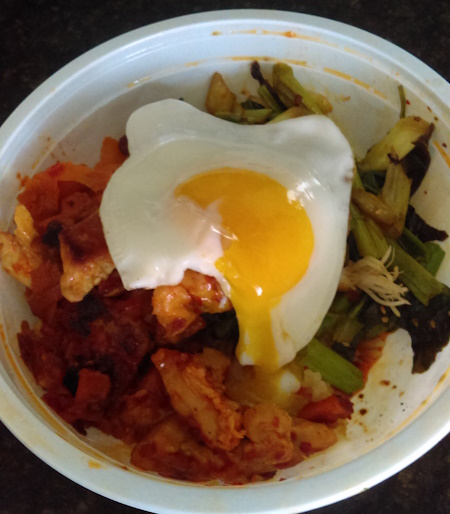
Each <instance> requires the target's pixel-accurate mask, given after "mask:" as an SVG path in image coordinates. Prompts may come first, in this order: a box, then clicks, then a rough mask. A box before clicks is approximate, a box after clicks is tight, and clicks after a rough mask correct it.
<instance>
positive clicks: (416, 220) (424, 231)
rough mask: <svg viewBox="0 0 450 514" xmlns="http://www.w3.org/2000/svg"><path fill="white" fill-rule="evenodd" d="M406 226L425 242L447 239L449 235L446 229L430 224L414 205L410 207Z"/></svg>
mask: <svg viewBox="0 0 450 514" xmlns="http://www.w3.org/2000/svg"><path fill="white" fill-rule="evenodd" d="M405 226H406V227H407V228H408V229H409V230H410V231H411V232H412V233H413V234H414V235H415V236H417V237H418V238H419V239H420V240H421V241H422V242H423V243H426V242H427V241H445V240H446V239H447V237H448V234H447V232H445V230H439V229H437V228H434V227H432V226H431V225H428V223H427V222H426V221H425V220H424V219H423V218H421V217H420V216H419V215H418V214H417V213H416V210H415V209H414V207H413V206H412V205H410V206H409V207H408V212H407V214H406V220H405Z"/></svg>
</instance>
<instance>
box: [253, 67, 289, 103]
mask: <svg viewBox="0 0 450 514" xmlns="http://www.w3.org/2000/svg"><path fill="white" fill-rule="evenodd" d="M250 73H251V75H252V77H253V78H254V79H255V80H257V81H258V82H259V85H260V89H259V90H258V94H259V95H260V96H261V97H262V98H264V99H266V100H268V102H269V105H270V106H271V107H272V109H273V111H274V112H281V111H284V110H286V105H284V103H283V102H282V101H281V100H280V97H279V96H278V94H277V92H276V91H275V89H274V88H273V86H272V84H271V83H270V82H269V81H268V80H267V79H266V78H264V76H263V74H262V72H261V67H260V65H259V62H258V61H254V62H253V63H252V65H251V68H250Z"/></svg>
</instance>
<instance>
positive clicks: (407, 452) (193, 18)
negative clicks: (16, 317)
mask: <svg viewBox="0 0 450 514" xmlns="http://www.w3.org/2000/svg"><path fill="white" fill-rule="evenodd" d="M261 20H267V21H275V20H276V21H279V22H280V23H282V24H287V23H289V24H291V25H292V26H293V27H295V26H300V25H304V26H308V27H315V28H316V29H318V30H320V31H324V32H325V33H326V32H333V33H339V34H341V35H342V34H345V36H346V37H347V38H348V39H349V40H352V41H356V42H357V43H358V45H359V46H364V47H367V48H370V52H371V53H372V54H377V55H379V56H380V57H382V59H383V60H384V61H386V60H388V61H392V62H396V64H397V66H398V60H399V59H400V61H401V66H400V67H401V68H402V70H405V71H406V72H407V73H409V74H411V75H413V76H415V77H419V78H418V80H419V81H420V82H421V83H423V84H424V85H425V84H427V87H428V88H430V89H431V90H432V92H433V93H434V94H435V95H437V97H438V98H439V99H440V100H441V101H442V102H444V103H446V104H447V105H448V104H449V103H450V84H449V83H448V82H447V81H446V80H445V79H444V78H443V77H441V76H440V75H438V74H437V72H435V71H434V70H433V69H432V68H430V67H429V66H428V65H426V64H425V63H423V62H421V61H420V60H419V59H417V58H416V57H414V56H413V55H411V54H409V53H408V52H406V51H405V50H403V49H401V48H399V47H397V46H396V45H394V44H392V43H390V42H388V41H386V40H384V39H382V38H380V37H378V36H375V35H373V34H370V33H369V32H366V31H364V30H362V29H359V28H356V27H353V26H350V25H347V24H344V23H341V22H338V21H334V20H329V19H325V18H321V17H318V16H312V15H308V14H301V13H295V12H288V11H280V10H276V9H273V10H268V9H235V10H218V11H208V12H202V13H196V14H189V15H185V16H180V17H177V18H172V19H168V20H164V21H160V22H157V23H153V24H150V25H147V26H143V27H140V28H138V29H135V30H132V31H130V32H127V33H125V34H122V35H120V36H117V37H115V38H113V39H111V40H109V41H106V42H105V43H102V44H101V45H99V46H97V47H95V48H93V49H91V50H89V51H87V52H86V53H84V54H82V55H81V56H79V57H77V58H76V59H74V60H73V61H71V62H70V63H69V64H67V65H65V66H64V67H63V68H61V69H60V70H59V71H57V72H56V73H55V74H53V75H52V76H50V77H49V78H48V79H47V80H46V81H45V82H43V83H42V84H41V85H40V86H39V87H38V88H37V89H36V90H35V91H34V92H32V93H31V94H30V95H29V96H28V97H27V98H26V99H25V100H24V101H23V102H22V103H21V104H20V105H19V106H18V107H17V108H16V110H15V111H14V112H13V113H12V114H11V115H10V116H9V117H8V118H7V120H6V121H5V122H4V123H3V125H2V126H1V127H0V158H1V154H2V153H3V152H6V151H7V150H8V143H9V141H13V140H14V137H15V134H17V131H18V130H20V128H21V126H23V125H24V124H25V123H26V122H27V119H28V118H29V116H30V112H31V111H32V110H33V109H34V108H35V106H36V105H39V104H40V103H42V102H44V101H49V100H48V98H49V95H50V93H51V92H52V91H54V90H55V89H58V88H60V87H63V86H64V84H65V83H67V82H68V81H70V80H73V78H74V77H75V76H76V75H77V74H78V73H79V72H80V71H81V70H83V68H85V67H86V66H87V65H90V66H91V65H92V63H95V62H96V61H99V60H100V59H101V58H102V57H105V56H106V55H109V54H112V53H114V52H116V51H118V50H119V49H123V48H124V47H127V46H129V45H133V44H135V43H137V42H138V41H143V40H150V39H151V38H152V37H155V36H157V35H159V34H161V33H167V32H169V31H172V30H178V29H187V28H189V27H190V26H192V25H198V24H200V25H203V24H211V25H216V24H220V23H226V22H228V21H242V22H258V21H261ZM50 96H51V95H50ZM447 374H448V371H447ZM0 389H1V390H2V391H4V395H3V397H2V398H0V417H1V419H2V421H3V423H4V424H5V425H6V426H7V427H8V428H9V430H10V431H11V432H12V433H13V434H14V435H15V436H16V437H17V438H18V439H19V440H20V441H21V442H22V443H23V444H24V445H25V446H27V447H28V448H29V449H30V450H31V451H32V452H33V453H35V454H36V455H37V456H38V457H39V458H40V459H41V460H43V461H44V462H46V463H47V464H48V465H50V466H51V467H52V468H54V469H56V470H57V471H59V472H60V473H61V474H63V475H64V476H66V477H68V478H69V479H71V480H73V481H74V482H76V483H78V484H80V485H82V486H83V487H86V488H88V489H90V490H92V491H94V492H96V493H98V494H100V495H103V496H105V497H108V498H110V499H113V500H115V501H118V502H121V503H124V504H127V505H130V506H133V507H136V508H140V509H144V510H148V509H152V510H156V511H157V512H170V513H172V512H173V513H175V512H180V511H181V512H186V513H188V512H192V513H194V512H195V513H203V512H204V513H205V514H206V513H214V512H235V513H240V512H242V513H249V512H260V513H269V512H277V513H293V512H300V511H299V509H301V512H307V511H309V510H312V509H316V508H319V507H322V506H325V505H328V504H331V503H335V502H338V501H340V500H343V499H346V498H348V497H350V496H353V495H355V494H357V493H359V492H362V491H363V490H365V489H367V488H370V487H372V486H374V485H376V484H378V483H379V482H381V481H383V480H385V479H387V478H389V477H390V476H392V475H394V474H395V473H397V472H398V471H400V470H401V469H403V468H405V467H406V466H408V465H409V464H411V463H412V462H413V461H415V460H417V459H418V458H419V457H421V456H422V455H423V454H424V453H426V452H427V451H428V450H429V449H431V448H432V447H433V446H434V445H435V444H437V443H438V442H439V441H440V440H441V439H443V438H444V437H445V436H446V435H447V434H448V433H449V432H450V419H449V417H448V414H447V413H448V411H449V409H450V390H449V388H447V390H445V391H443V392H442V394H441V395H440V396H439V397H438V398H436V399H435V400H434V402H432V403H431V404H430V405H428V406H427V407H426V409H425V410H424V411H423V412H422V414H421V415H420V416H419V417H417V418H416V419H415V420H414V421H412V422H411V423H410V424H409V425H408V426H406V427H405V428H403V429H402V430H401V431H400V432H399V433H397V434H396V435H394V436H393V437H391V438H390V439H389V440H388V441H386V442H385V443H383V444H381V445H380V446H378V447H377V448H376V449H374V450H372V451H370V452H368V453H367V454H365V455H363V456H362V457H359V458H358V459H356V460H354V461H350V462H348V463H346V464H344V465H342V466H340V467H338V468H336V469H333V470H331V471H326V472H325V473H323V474H320V475H316V476H313V477H309V478H305V479H292V480H291V479H290V480H286V481H284V482H276V483H271V482H267V483H263V484H254V485H249V486H245V487H241V486H226V487H223V486H207V487H206V486H202V485H197V484H186V483H179V482H175V481H171V480H169V481H166V480H163V479H160V478H159V477H155V478H154V479H151V478H148V476H146V477H144V475H142V477H141V476H139V475H138V474H133V479H131V481H127V472H126V471H125V470H123V469H119V468H118V467H117V468H116V469H112V470H111V469H107V470H105V469H98V468H96V469H89V468H88V469H87V467H86V462H87V461H88V459H90V460H91V461H92V456H90V455H88V454H87V453H85V452H84V451H83V450H81V449H78V448H74V447H73V446H70V445H68V443H67V442H66V441H64V439H63V438H62V437H61V436H59V435H58V434H56V433H54V432H53V431H52V430H51V429H50V428H49V427H48V426H46V425H44V424H43V422H42V421H41V420H40V419H39V418H38V416H37V415H36V414H35V413H34V412H31V411H30V410H29V409H28V408H27V406H26V405H25V402H24V400H23V399H22V398H21V396H20V394H19V393H17V392H16V391H15V388H14V386H13V385H12V384H10V383H9V382H8V381H7V380H6V379H5V378H4V377H3V376H2V375H1V374H0ZM36 424H38V425H39V426H40V428H42V429H43V435H44V436H45V439H46V441H47V442H48V444H47V445H46V446H42V447H41V446H39V447H36V445H34V444H33V437H32V436H31V435H30V430H29V427H30V426H33V425H34V426H36ZM414 434H420V438H419V441H418V442H417V444H415V445H413V444H412V441H413V440H414V437H417V436H414ZM413 446H414V448H413V450H412V449H411V448H412V447H413ZM49 447H50V448H51V450H50V451H49ZM375 451H376V456H374V452H375ZM62 454H64V455H66V458H65V459H61V455H62ZM393 455H395V458H394V459H393ZM80 457H81V458H80ZM71 459H72V460H71ZM386 462H391V463H390V465H388V466H386ZM105 474H106V475H105ZM109 475H111V477H110V478H112V479H111V480H109V479H108V476H109ZM130 475H131V474H130V473H128V477H129V476H130ZM105 476H106V479H105ZM349 476H350V477H353V478H352V480H351V481H349V480H348V477H349ZM354 477H357V478H356V479H355V478H354ZM120 481H122V482H124V484H126V485H134V487H136V485H135V482H136V481H137V482H138V485H141V484H142V485H144V484H145V489H146V491H145V494H142V496H141V498H136V497H134V498H132V497H130V496H128V497H125V496H124V495H123V493H122V492H121V491H123V488H117V487H116V486H117V483H118V482H120ZM324 482H325V483H326V491H324V490H323V489H324V487H323V483H324ZM174 486H175V487H174ZM261 487H264V490H261V491H260V492H261V493H262V492H263V491H264V494H258V491H259V490H260V489H261ZM176 488H178V491H176ZM302 490H303V491H304V492H305V491H308V496H309V498H308V499H307V500H303V499H302V498H301V494H302ZM205 491H206V494H205V496H204V498H202V500H201V503H199V500H198V498H199V496H198V495H199V494H200V495H202V493H204V492H205ZM255 492H256V494H255ZM176 493H179V494H176Z"/></svg>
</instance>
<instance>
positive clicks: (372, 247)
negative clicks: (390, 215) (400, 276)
mask: <svg viewBox="0 0 450 514" xmlns="http://www.w3.org/2000/svg"><path fill="white" fill-rule="evenodd" d="M350 214H351V220H350V229H351V231H352V234H353V237H354V239H355V243H356V246H357V248H358V253H359V255H360V256H361V257H365V256H366V255H371V256H372V257H375V258H376V259H381V258H382V257H383V256H384V255H385V253H386V252H387V249H388V244H387V242H386V239H385V237H384V235H383V232H382V230H381V228H380V227H379V226H378V225H377V224H376V223H375V222H374V221H373V220H372V219H370V218H368V217H366V216H364V215H363V214H362V213H361V211H360V210H359V209H358V208H357V207H356V205H354V204H353V203H351V204H350Z"/></svg>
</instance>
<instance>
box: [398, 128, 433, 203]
mask: <svg viewBox="0 0 450 514" xmlns="http://www.w3.org/2000/svg"><path fill="white" fill-rule="evenodd" d="M433 131H434V125H433V124H432V123H431V124H430V125H429V127H428V129H427V130H426V131H425V133H424V134H422V135H421V136H420V137H419V139H418V140H417V141H415V142H414V148H413V149H412V150H411V152H409V153H408V154H407V155H406V156H405V157H403V159H402V160H401V161H400V164H401V165H402V168H403V169H404V170H405V173H406V174H407V175H408V177H409V178H410V179H411V180H412V182H411V196H412V195H413V194H414V193H415V192H416V191H417V189H418V188H419V186H420V184H421V183H422V180H423V179H424V177H425V175H426V173H427V171H428V168H429V166H430V161H431V156H430V152H429V150H428V143H429V141H430V137H431V135H432V133H433Z"/></svg>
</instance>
